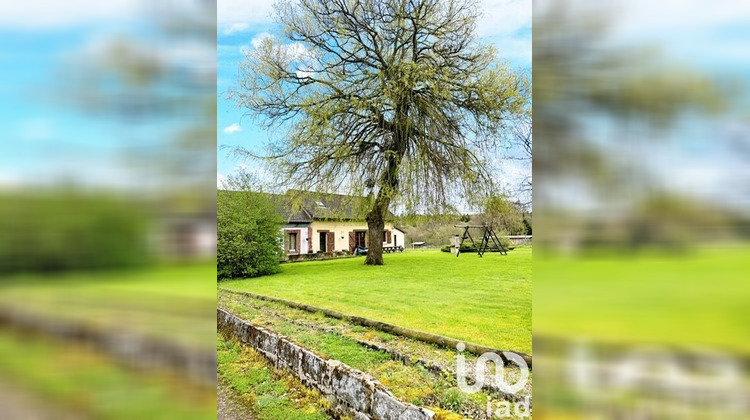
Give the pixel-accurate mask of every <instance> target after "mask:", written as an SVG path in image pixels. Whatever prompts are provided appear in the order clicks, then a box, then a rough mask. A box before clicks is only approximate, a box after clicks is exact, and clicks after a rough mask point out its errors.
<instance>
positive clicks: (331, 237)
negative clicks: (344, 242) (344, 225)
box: [326, 232, 336, 252]
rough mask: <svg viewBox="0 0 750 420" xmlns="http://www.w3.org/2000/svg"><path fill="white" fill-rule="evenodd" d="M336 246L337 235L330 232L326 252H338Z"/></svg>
mask: <svg viewBox="0 0 750 420" xmlns="http://www.w3.org/2000/svg"><path fill="white" fill-rule="evenodd" d="M335 244H336V233H335V232H328V240H327V241H326V252H333V251H335V250H336V247H335V246H334V245H335Z"/></svg>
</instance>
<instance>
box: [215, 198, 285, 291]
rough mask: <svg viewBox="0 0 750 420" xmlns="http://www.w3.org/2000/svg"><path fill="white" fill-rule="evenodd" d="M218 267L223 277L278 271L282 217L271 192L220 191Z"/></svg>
mask: <svg viewBox="0 0 750 420" xmlns="http://www.w3.org/2000/svg"><path fill="white" fill-rule="evenodd" d="M216 212H217V216H216V229H217V254H216V271H217V277H218V279H219V280H221V279H232V278H247V277H257V276H262V275H266V274H273V273H276V272H278V271H279V261H281V259H282V258H283V257H284V254H283V251H282V249H281V234H280V229H281V223H282V220H281V218H280V217H279V216H278V215H277V213H276V209H275V207H274V206H273V204H272V203H271V202H270V201H269V200H268V196H266V195H264V194H261V193H255V192H249V191H217V195H216Z"/></svg>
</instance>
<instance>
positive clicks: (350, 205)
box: [273, 191, 406, 258]
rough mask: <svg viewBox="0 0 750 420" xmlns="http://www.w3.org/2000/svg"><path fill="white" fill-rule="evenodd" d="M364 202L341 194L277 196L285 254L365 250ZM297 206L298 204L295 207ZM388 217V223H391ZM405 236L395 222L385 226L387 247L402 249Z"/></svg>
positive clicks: (305, 193)
mask: <svg viewBox="0 0 750 420" xmlns="http://www.w3.org/2000/svg"><path fill="white" fill-rule="evenodd" d="M364 200H365V199H364V198H362V197H353V196H346V195H340V194H319V193H308V192H300V191H289V192H288V193H287V194H285V195H274V196H273V201H274V202H275V203H276V206H277V208H278V211H279V214H280V215H281V217H282V218H283V219H284V221H285V224H284V226H283V227H282V231H283V234H284V245H283V246H284V252H286V255H287V256H288V257H292V258H293V257H294V256H299V255H304V254H314V253H319V252H321V253H322V252H326V253H332V252H342V251H343V252H349V253H352V252H354V249H355V248H356V247H363V248H366V247H367V246H368V241H369V231H368V229H367V222H366V221H365V216H364V214H365V213H366V211H365V209H364ZM295 203H296V204H295ZM392 218H393V217H392V215H389V217H388V219H392ZM405 244H406V240H405V236H404V232H403V231H402V230H401V229H399V228H397V227H396V226H395V225H394V224H393V221H392V220H390V221H389V220H387V219H386V223H385V231H384V232H383V246H384V247H394V248H396V247H403V246H404V245H405Z"/></svg>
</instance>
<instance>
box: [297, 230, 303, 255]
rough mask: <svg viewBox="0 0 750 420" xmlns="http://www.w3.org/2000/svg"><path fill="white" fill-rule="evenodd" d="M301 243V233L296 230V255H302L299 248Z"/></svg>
mask: <svg viewBox="0 0 750 420" xmlns="http://www.w3.org/2000/svg"><path fill="white" fill-rule="evenodd" d="M301 242H302V231H301V230H298V231H297V253H298V254H301V253H302V248H300V245H301Z"/></svg>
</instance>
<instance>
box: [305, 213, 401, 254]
mask: <svg viewBox="0 0 750 420" xmlns="http://www.w3.org/2000/svg"><path fill="white" fill-rule="evenodd" d="M311 227H312V236H311V239H312V240H311V241H310V245H311V246H312V252H320V251H321V248H320V233H327V232H333V237H334V247H333V249H334V250H336V251H349V232H356V231H367V223H366V222H345V221H327V220H315V221H313V223H312V225H311ZM385 229H386V230H390V231H391V234H390V241H387V242H386V241H384V242H383V245H384V246H397V245H398V246H404V234H403V232H401V231H400V230H397V229H395V228H394V226H393V223H386V224H385ZM386 239H388V237H386ZM365 246H366V245H365Z"/></svg>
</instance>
